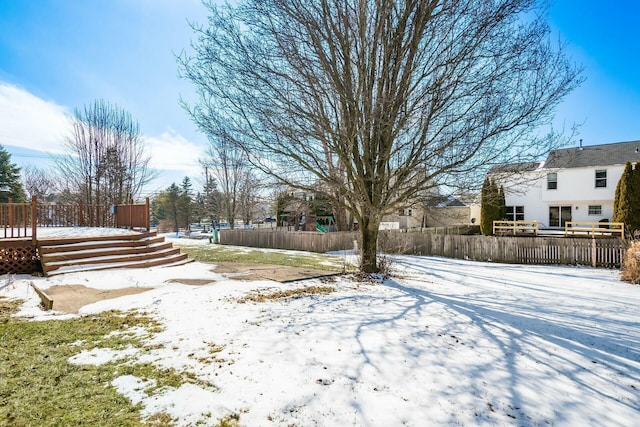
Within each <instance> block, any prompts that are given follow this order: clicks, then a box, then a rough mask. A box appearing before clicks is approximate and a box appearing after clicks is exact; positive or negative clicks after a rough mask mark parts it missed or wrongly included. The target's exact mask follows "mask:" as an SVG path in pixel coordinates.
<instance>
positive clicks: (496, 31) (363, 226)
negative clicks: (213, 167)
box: [178, 0, 581, 272]
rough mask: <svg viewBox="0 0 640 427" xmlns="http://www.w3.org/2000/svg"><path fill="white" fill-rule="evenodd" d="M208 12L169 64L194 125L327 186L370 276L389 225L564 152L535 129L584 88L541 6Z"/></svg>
mask: <svg viewBox="0 0 640 427" xmlns="http://www.w3.org/2000/svg"><path fill="white" fill-rule="evenodd" d="M205 4H206V5H207V7H208V8H209V10H210V16H209V20H208V22H209V24H208V26H207V27H204V28H203V27H198V26H195V25H194V30H195V32H196V34H197V35H198V40H197V42H195V43H193V48H194V49H195V51H196V54H195V55H194V56H193V57H189V56H187V55H186V54H183V55H182V56H181V57H179V58H178V59H179V63H180V66H181V73H182V75H183V76H184V77H185V78H187V79H189V80H191V81H192V82H193V83H194V85H195V87H196V89H197V91H198V94H199V100H198V102H197V103H196V104H194V105H192V106H187V108H188V111H189V113H190V114H191V116H192V118H193V119H194V121H195V122H196V123H197V125H198V126H199V127H200V129H202V130H203V131H204V132H205V133H207V134H208V135H209V136H216V135H218V136H219V135H225V137H226V138H227V140H228V141H229V143H230V144H232V145H234V146H235V147H240V148H242V149H243V150H244V151H245V152H246V153H247V155H248V156H249V160H250V161H251V162H252V164H253V165H255V166H256V167H258V168H260V170H262V171H263V172H264V173H266V174H268V175H270V176H271V177H273V178H275V179H277V180H278V181H280V182H284V183H286V184H287V185H289V186H291V187H293V188H298V189H301V190H307V191H311V190H313V187H314V185H315V184H316V183H317V182H320V183H322V185H323V186H324V187H325V190H326V194H327V195H329V196H330V197H332V199H333V202H334V203H335V204H336V205H342V206H344V207H345V208H346V209H347V211H348V212H350V213H351V214H352V215H353V217H354V220H355V221H356V222H357V223H358V227H359V229H360V231H361V235H362V257H361V258H362V265H361V268H362V270H363V271H365V272H375V271H377V270H378V267H377V238H378V228H379V224H380V221H381V219H382V217H383V215H385V213H387V212H389V211H391V210H393V209H394V208H395V207H397V206H401V205H403V204H404V203H406V202H407V201H408V200H410V199H412V198H413V197H414V196H415V195H416V194H417V193H418V192H419V191H422V190H424V189H425V188H429V187H433V186H440V188H445V187H447V186H449V187H462V188H468V187H469V186H470V185H471V183H473V184H475V185H476V186H478V187H479V186H480V184H481V183H482V179H481V178H480V179H479V178H478V175H480V174H484V171H486V169H487V168H488V167H490V166H491V165H494V164H498V163H504V162H515V161H524V160H525V159H539V158H540V157H541V156H542V155H543V154H545V153H547V152H548V151H549V149H551V148H555V147H557V146H559V145H560V144H561V143H562V142H563V141H562V139H563V138H562V137H561V136H560V135H557V134H555V133H554V132H553V131H551V132H544V133H543V132H541V131H540V129H541V128H540V126H541V125H547V124H549V123H550V122H551V120H552V118H553V113H554V110H555V107H556V106H557V104H558V103H559V102H560V101H561V100H562V98H563V97H564V96H565V95H566V94H567V93H569V92H570V91H571V90H573V89H574V88H575V87H576V86H577V85H578V84H579V83H580V81H581V77H580V72H581V70H580V69H579V68H578V67H575V66H574V65H572V64H570V63H569V62H568V61H567V59H566V56H565V52H564V48H563V46H562V45H560V44H559V45H558V46H553V45H552V44H551V42H550V40H549V34H550V30H549V27H548V25H547V22H546V6H545V4H543V3H542V2H540V1H537V0H488V1H478V0H458V1H448V0H395V1H394V0H375V1H374V0H343V1H335V0H334V1H332V0H317V1H307V0H245V1H242V2H240V3H239V4H237V6H230V5H225V6H216V5H215V4H214V2H213V1H206V2H205ZM469 179H471V181H472V182H471V183H470V182H467V181H469Z"/></svg>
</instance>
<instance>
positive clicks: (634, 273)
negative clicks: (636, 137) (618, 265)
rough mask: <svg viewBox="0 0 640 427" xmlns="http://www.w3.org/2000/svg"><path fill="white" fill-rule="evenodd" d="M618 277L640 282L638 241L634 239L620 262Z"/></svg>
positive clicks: (639, 244) (639, 243)
mask: <svg viewBox="0 0 640 427" xmlns="http://www.w3.org/2000/svg"><path fill="white" fill-rule="evenodd" d="M620 278H621V279H622V280H624V281H625V282H629V283H633V284H635V285H638V284H640V241H634V242H633V243H631V246H630V247H629V249H628V250H627V255H626V256H625V258H624V261H623V262H622V274H621V275H620Z"/></svg>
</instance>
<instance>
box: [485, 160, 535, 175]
mask: <svg viewBox="0 0 640 427" xmlns="http://www.w3.org/2000/svg"><path fill="white" fill-rule="evenodd" d="M539 167H540V162H525V163H503V164H501V165H495V166H492V167H491V169H489V175H492V174H499V173H518V172H530V171H534V170H536V169H538V168H539Z"/></svg>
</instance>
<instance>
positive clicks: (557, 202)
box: [490, 141, 640, 228]
mask: <svg viewBox="0 0 640 427" xmlns="http://www.w3.org/2000/svg"><path fill="white" fill-rule="evenodd" d="M639 161H640V141H631V142H619V143H615V144H603V145H591V146H582V143H581V144H580V146H579V147H575V148H565V149H560V150H554V151H552V152H551V153H549V156H548V158H547V160H546V161H545V162H544V163H540V164H539V163H520V164H513V165H503V166H498V167H494V168H493V169H492V170H491V172H490V174H491V175H492V176H493V177H494V178H495V179H496V182H497V183H498V185H502V186H503V187H504V189H505V201H506V203H505V204H506V212H507V219H510V220H527V221H533V220H536V221H538V223H539V224H540V227H542V228H554V227H564V224H565V222H567V221H589V222H597V221H611V220H612V217H613V199H614V195H615V190H616V186H617V185H618V181H619V180H620V177H621V176H622V172H623V170H624V166H625V164H626V163H627V162H631V163H636V162H639Z"/></svg>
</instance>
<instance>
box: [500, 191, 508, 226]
mask: <svg viewBox="0 0 640 427" xmlns="http://www.w3.org/2000/svg"><path fill="white" fill-rule="evenodd" d="M498 195H499V197H498V209H499V213H498V219H506V218H507V206H506V205H507V200H506V197H505V195H504V186H503V185H501V186H500V189H499V190H498Z"/></svg>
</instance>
